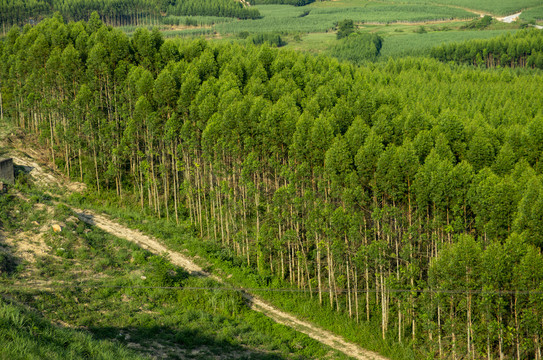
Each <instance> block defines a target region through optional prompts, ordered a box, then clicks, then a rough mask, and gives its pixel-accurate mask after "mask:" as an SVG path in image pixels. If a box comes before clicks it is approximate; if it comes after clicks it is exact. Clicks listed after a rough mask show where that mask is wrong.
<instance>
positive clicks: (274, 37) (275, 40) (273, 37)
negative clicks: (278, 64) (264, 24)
mask: <svg viewBox="0 0 543 360" xmlns="http://www.w3.org/2000/svg"><path fill="white" fill-rule="evenodd" d="M249 41H250V42H252V43H253V44H254V45H262V44H268V45H270V46H275V47H281V46H285V45H286V42H285V41H284V40H283V39H282V38H281V35H280V34H274V33H263V34H256V35H253V36H250V37H249Z"/></svg>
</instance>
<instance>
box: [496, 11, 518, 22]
mask: <svg viewBox="0 0 543 360" xmlns="http://www.w3.org/2000/svg"><path fill="white" fill-rule="evenodd" d="M520 14H522V12H519V13H516V14H513V15H509V16H505V17H499V18H496V20H498V21H501V22H504V23H507V24H511V23H512V22H513V21H517V19H518V17H519V16H520Z"/></svg>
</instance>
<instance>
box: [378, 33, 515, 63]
mask: <svg viewBox="0 0 543 360" xmlns="http://www.w3.org/2000/svg"><path fill="white" fill-rule="evenodd" d="M513 31H514V30H513ZM506 32H512V30H485V31H436V32H429V33H426V34H415V33H406V34H398V35H394V36H389V37H386V38H385V39H384V41H383V48H382V49H381V57H382V58H388V57H400V56H419V55H426V54H427V53H428V52H429V51H430V49H431V48H433V47H434V46H437V45H441V44H445V43H450V42H457V41H465V40H471V39H489V38H492V37H496V36H500V35H503V34H504V33H506Z"/></svg>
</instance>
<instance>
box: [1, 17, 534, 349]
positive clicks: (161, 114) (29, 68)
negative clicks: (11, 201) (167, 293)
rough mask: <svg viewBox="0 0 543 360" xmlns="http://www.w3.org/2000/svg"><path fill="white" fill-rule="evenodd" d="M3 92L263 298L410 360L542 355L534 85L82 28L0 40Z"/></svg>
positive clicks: (77, 166)
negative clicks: (335, 321)
mask: <svg viewBox="0 0 543 360" xmlns="http://www.w3.org/2000/svg"><path fill="white" fill-rule="evenodd" d="M0 81H1V83H0V96H1V99H2V100H1V104H2V105H3V106H2V109H1V110H2V111H1V112H2V116H3V117H4V118H5V119H8V120H9V121H11V122H13V123H14V124H16V125H18V126H19V127H20V128H22V129H25V130H26V131H27V132H29V133H33V134H36V135H38V136H39V137H40V138H41V139H42V141H43V142H44V143H46V144H47V145H48V146H49V149H50V150H49V151H50V156H51V159H52V160H53V162H54V163H55V164H56V165H57V166H58V167H59V169H61V170H62V171H64V172H65V173H66V174H67V175H68V176H70V177H72V178H75V179H80V180H83V181H85V182H86V183H88V184H90V185H91V186H93V188H94V191H96V192H98V193H99V192H104V190H105V189H112V190H113V191H116V193H117V196H118V197H119V198H121V199H124V200H125V201H136V203H138V204H139V206H140V207H141V209H142V211H146V212H152V213H154V214H156V216H157V217H166V218H168V219H170V220H171V221H177V222H180V221H184V219H187V221H190V222H191V223H192V224H193V227H194V231H196V232H197V233H198V234H200V236H201V237H202V238H203V239H205V241H208V242H211V243H214V244H220V245H222V246H223V247H224V249H225V254H233V255H235V256H236V258H237V259H238V260H239V259H242V260H241V261H242V262H244V263H245V264H247V265H248V266H253V267H254V268H255V269H257V271H258V272H259V273H260V275H261V276H262V278H264V279H268V281H269V284H270V286H284V285H283V284H284V282H288V283H290V284H291V286H292V287H296V288H299V289H304V290H306V291H308V292H309V294H310V295H311V296H312V297H315V298H316V299H318V301H320V303H321V304H322V306H328V307H331V308H332V309H335V310H337V311H338V312H342V313H345V314H348V316H350V317H351V318H352V319H353V320H352V321H370V322H373V323H374V324H375V326H376V327H379V328H380V330H381V332H382V336H383V337H386V338H395V339H397V340H398V341H401V342H411V343H412V344H413V346H414V347H415V348H416V350H417V351H418V352H420V353H421V356H430V357H431V356H435V357H438V356H439V357H442V358H488V359H490V358H518V359H532V358H535V359H540V358H541V356H540V354H541V342H542V341H543V339H541V334H542V333H543V296H542V293H543V282H542V280H543V258H542V256H541V247H542V245H543V231H542V229H541V227H542V224H543V222H542V220H543V177H542V171H543V162H542V156H543V113H542V109H541V98H542V96H543V94H542V92H543V88H542V87H541V84H542V83H543V77H542V75H541V74H540V73H539V72H535V71H528V70H523V71H521V69H517V72H513V70H510V69H505V70H499V71H498V70H492V71H489V70H480V69H469V68H458V67H455V66H453V65H446V64H441V63H439V62H438V61H436V60H433V59H416V60H414V59H404V60H397V61H389V62H388V63H383V64H377V65H371V66H370V67H367V68H357V67H354V66H353V65H350V64H347V63H339V62H338V61H337V60H335V59H331V58H326V57H315V56H311V55H303V54H298V53H294V52H287V51H279V50H275V49H271V48H269V47H266V46H262V47H256V46H248V47H241V46H239V45H235V44H227V43H223V44H212V43H207V42H205V41H203V40H196V41H187V42H172V41H166V42H165V41H163V39H162V37H161V35H160V33H158V31H154V32H152V33H150V32H148V31H147V30H144V29H139V30H137V31H136V32H135V34H134V36H133V37H132V38H131V39H128V37H127V36H126V35H125V34H123V33H122V32H120V31H118V30H115V29H112V28H108V27H106V26H104V25H103V24H102V23H101V22H100V20H99V19H98V16H97V15H93V16H92V17H91V19H90V21H89V22H88V23H84V22H78V23H73V22H72V23H69V24H65V23H63V22H62V20H61V19H59V18H58V17H57V18H52V19H47V20H45V21H43V22H41V23H40V24H39V25H38V26H36V27H30V26H25V27H24V28H23V29H22V30H21V29H19V28H13V29H11V30H10V31H9V33H8V35H7V36H6V38H5V41H4V42H2V43H0ZM106 193H110V192H106ZM310 295H308V296H310Z"/></svg>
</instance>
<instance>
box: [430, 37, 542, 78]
mask: <svg viewBox="0 0 543 360" xmlns="http://www.w3.org/2000/svg"><path fill="white" fill-rule="evenodd" d="M431 56H433V57H434V58H436V59H438V60H441V61H454V62H456V63H459V64H461V63H464V64H472V65H477V66H484V67H487V68H488V67H497V66H505V67H507V66H509V67H530V68H538V69H543V32H542V31H541V30H538V29H531V30H523V31H519V32H517V33H515V34H514V35H511V34H510V33H507V34H505V35H502V36H499V37H497V38H493V39H489V40H470V41H466V42H463V43H452V44H446V45H441V46H438V47H436V48H434V49H432V52H431Z"/></svg>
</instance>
